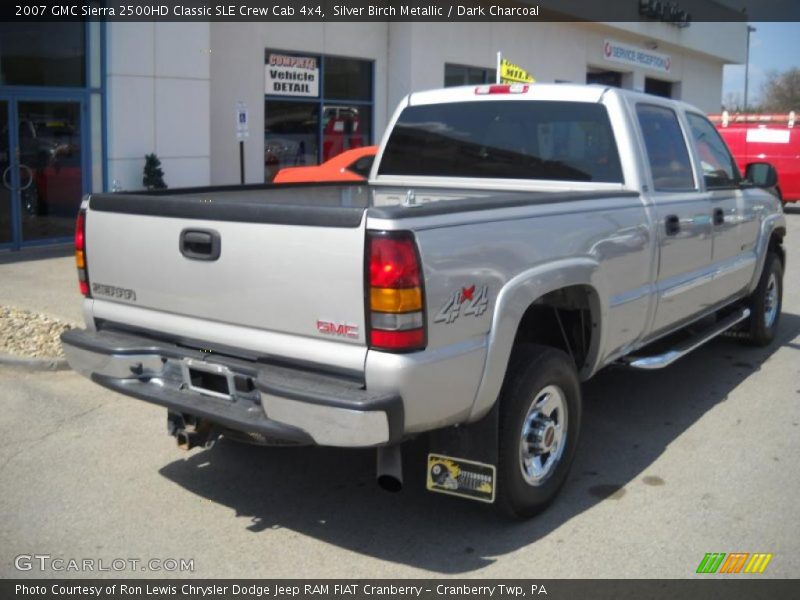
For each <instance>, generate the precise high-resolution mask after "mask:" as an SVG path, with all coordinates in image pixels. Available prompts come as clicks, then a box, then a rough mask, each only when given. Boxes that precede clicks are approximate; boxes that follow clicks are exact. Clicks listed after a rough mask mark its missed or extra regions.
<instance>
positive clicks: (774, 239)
mask: <svg viewBox="0 0 800 600" xmlns="http://www.w3.org/2000/svg"><path fill="white" fill-rule="evenodd" d="M785 235H786V230H785V229H783V228H782V227H779V228H778V229H776V230H775V231H773V232H772V235H771V236H770V238H769V250H768V251H769V252H774V253H775V254H777V255H778V258H779V259H780V261H781V267H783V268H784V269H785V268H786V251H785V250H784V249H783V237H784V236H785Z"/></svg>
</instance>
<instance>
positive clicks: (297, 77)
mask: <svg viewBox="0 0 800 600" xmlns="http://www.w3.org/2000/svg"><path fill="white" fill-rule="evenodd" d="M266 62H267V64H266V66H265V69H266V79H265V82H266V83H265V86H264V93H265V94H267V95H270V96H303V97H310V98H317V97H319V61H318V60H317V58H316V57H313V56H291V55H288V54H277V53H272V52H268V53H267V56H266Z"/></svg>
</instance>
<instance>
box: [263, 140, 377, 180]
mask: <svg viewBox="0 0 800 600" xmlns="http://www.w3.org/2000/svg"><path fill="white" fill-rule="evenodd" d="M377 152H378V147H377V146H362V147H361V148H353V149H352V150H347V151H345V152H342V153H341V154H338V155H336V156H334V157H333V158H332V159H330V160H328V161H326V162H324V163H322V164H321V165H315V166H313V167H286V168H285V169H281V170H280V171H278V173H277V174H276V175H275V178H274V179H273V180H272V183H310V182H315V181H363V180H365V179H366V178H367V177H369V170H370V169H371V168H372V161H373V160H374V159H375V154H377Z"/></svg>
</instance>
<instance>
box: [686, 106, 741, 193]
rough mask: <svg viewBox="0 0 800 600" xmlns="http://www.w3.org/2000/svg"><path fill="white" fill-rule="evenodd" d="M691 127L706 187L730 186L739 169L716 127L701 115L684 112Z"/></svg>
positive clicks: (737, 177) (737, 175)
mask: <svg viewBox="0 0 800 600" xmlns="http://www.w3.org/2000/svg"><path fill="white" fill-rule="evenodd" d="M686 118H687V119H688V121H689V126H690V127H691V129H692V138H694V143H695V146H696V147H697V154H698V156H699V158H700V166H701V167H702V169H703V178H704V179H705V182H706V188H708V189H714V188H730V187H733V186H735V185H736V184H737V183H738V181H739V171H738V169H737V168H736V163H735V162H734V161H733V157H732V156H731V153H730V152H729V151H728V147H727V146H726V145H725V142H723V141H722V137H720V135H719V133H718V132H717V129H716V128H715V127H714V126H713V125H712V124H711V123H710V122H709V120H708V119H706V118H705V117H703V116H701V115H697V114H693V113H686Z"/></svg>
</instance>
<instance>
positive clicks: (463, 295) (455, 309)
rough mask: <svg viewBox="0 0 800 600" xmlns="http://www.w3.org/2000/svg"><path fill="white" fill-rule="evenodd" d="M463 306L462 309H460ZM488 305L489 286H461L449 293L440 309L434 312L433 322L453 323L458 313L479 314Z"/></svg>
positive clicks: (483, 311)
mask: <svg viewBox="0 0 800 600" xmlns="http://www.w3.org/2000/svg"><path fill="white" fill-rule="evenodd" d="M462 307H463V311H462ZM488 307H489V286H486V285H482V286H481V287H476V286H475V285H474V284H473V285H471V286H469V287H462V288H461V289H460V290H458V291H456V292H453V293H452V294H450V297H449V298H448V299H447V302H445V304H444V306H443V307H442V308H441V310H440V311H439V312H438V313H436V316H435V317H434V319H433V322H434V323H447V324H448V325H450V324H451V323H454V322H455V320H456V319H458V317H459V316H460V315H462V314H463V315H465V316H469V315H473V316H475V317H479V316H481V315H482V314H483V313H485V312H486V309H487V308H488Z"/></svg>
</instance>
